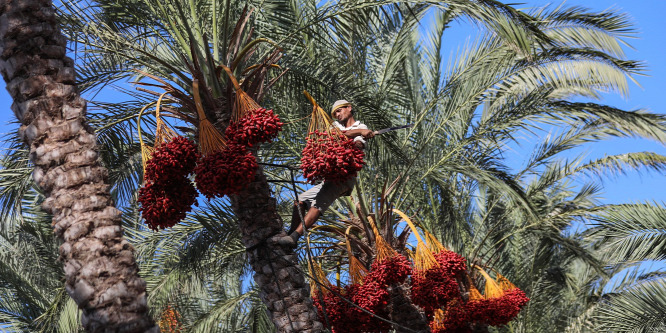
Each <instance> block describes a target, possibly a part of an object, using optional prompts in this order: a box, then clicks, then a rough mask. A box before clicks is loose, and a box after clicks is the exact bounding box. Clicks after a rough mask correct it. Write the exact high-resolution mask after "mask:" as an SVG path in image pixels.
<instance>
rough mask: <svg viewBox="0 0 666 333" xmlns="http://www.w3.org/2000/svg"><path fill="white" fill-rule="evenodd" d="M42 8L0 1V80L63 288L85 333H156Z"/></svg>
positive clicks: (68, 67)
mask: <svg viewBox="0 0 666 333" xmlns="http://www.w3.org/2000/svg"><path fill="white" fill-rule="evenodd" d="M65 46H66V40H65V38H64V36H63V35H62V34H61V33H60V31H59V29H58V27H57V22H56V16H55V13H54V10H53V7H52V3H51V1H49V0H41V1H40V0H0V71H1V72H2V76H3V78H4V79H5V82H6V83H7V90H8V91H9V93H10V95H11V96H12V98H13V99H14V103H13V104H12V110H13V111H14V113H15V115H16V117H17V118H18V119H19V120H20V122H21V124H22V125H21V127H20V129H19V135H20V136H21V137H22V139H23V140H24V141H25V142H26V143H27V144H28V145H29V146H30V159H31V160H32V162H33V163H34V165H35V171H34V174H33V177H34V180H35V182H36V183H37V184H38V185H39V186H40V187H41V188H42V190H43V191H44V195H45V197H46V199H45V201H44V203H43V204H42V208H43V209H44V210H45V211H47V212H49V213H50V214H52V215H53V227H54V231H55V233H56V235H57V236H58V237H59V238H60V239H61V240H62V241H63V243H62V245H61V246H60V258H61V260H62V261H63V263H64V271H65V276H66V281H65V287H66V289H67V292H68V293H69V295H70V296H71V297H72V298H73V299H74V301H76V303H77V304H78V306H79V308H80V309H82V312H83V318H82V322H83V326H84V327H85V329H86V330H87V331H89V332H159V328H158V327H157V326H156V325H155V323H154V321H153V319H152V318H151V317H150V316H149V313H148V306H147V302H146V284H145V282H144V281H143V280H142V279H141V278H140V277H139V275H138V267H137V264H136V262H135V260H134V249H133V248H132V246H131V245H130V244H129V243H128V242H127V241H125V240H123V238H122V228H121V213H120V211H119V210H118V209H116V208H115V207H114V206H113V203H112V199H111V196H110V193H109V184H108V183H107V170H106V169H105V168H104V167H103V166H102V165H100V162H99V159H98V154H97V151H96V143H95V135H94V134H93V131H92V130H91V129H90V128H89V127H88V126H87V124H86V121H85V113H86V102H85V100H83V99H82V98H81V97H80V95H79V93H78V91H77V89H76V86H75V72H74V63H73V61H72V60H71V59H70V58H68V57H66V55H65V52H66V49H65Z"/></svg>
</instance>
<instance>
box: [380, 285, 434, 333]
mask: <svg viewBox="0 0 666 333" xmlns="http://www.w3.org/2000/svg"><path fill="white" fill-rule="evenodd" d="M389 295H390V297H391V301H390V303H389V304H390V306H389V318H390V319H391V320H392V321H394V322H396V323H398V324H400V325H401V327H394V329H395V332H396V333H411V332H415V331H416V332H430V326H429V325H428V319H427V318H426V316H425V314H423V312H422V311H420V310H419V308H418V307H417V306H416V305H414V303H412V300H411V298H410V297H409V286H407V285H404V284H399V285H392V286H389ZM405 328H407V329H405Z"/></svg>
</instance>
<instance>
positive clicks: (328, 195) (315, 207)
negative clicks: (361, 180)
mask: <svg viewBox="0 0 666 333" xmlns="http://www.w3.org/2000/svg"><path fill="white" fill-rule="evenodd" d="M331 115H332V116H333V118H335V119H336V120H337V121H335V122H333V126H336V127H337V128H339V129H340V130H341V131H342V133H343V134H344V135H345V136H346V137H348V138H350V139H353V140H354V145H356V147H358V148H360V149H365V140H366V139H370V138H372V137H373V136H375V134H374V132H373V131H371V130H369V129H368V127H367V126H365V125H364V124H362V123H361V122H359V121H356V120H355V119H354V114H353V112H352V105H351V103H349V102H348V101H346V100H344V99H343V100H338V101H336V102H335V103H333V108H332V110H331ZM355 183H356V177H352V178H351V179H349V180H347V181H345V182H341V183H335V182H326V181H324V182H322V183H320V184H319V185H317V186H315V187H313V188H311V189H309V190H307V191H305V192H303V193H301V195H299V196H298V206H296V205H294V212H293V215H292V217H291V228H290V230H289V236H290V237H291V239H293V241H294V245H295V244H296V243H297V242H298V239H299V238H300V237H301V236H302V235H303V233H304V228H303V223H301V216H303V220H304V221H305V226H306V227H307V228H308V229H309V228H310V227H312V225H314V223H315V222H316V221H317V219H318V218H319V216H321V214H323V213H324V211H326V209H328V207H329V206H330V205H331V204H333V201H335V199H337V198H339V197H340V196H343V195H349V194H351V191H352V189H353V188H354V184H355ZM306 209H307V212H306ZM299 210H300V212H299Z"/></svg>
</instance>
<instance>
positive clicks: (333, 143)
mask: <svg viewBox="0 0 666 333" xmlns="http://www.w3.org/2000/svg"><path fill="white" fill-rule="evenodd" d="M364 157H365V153H364V152H363V150H362V149H359V148H358V147H356V146H355V145H354V140H352V139H349V138H347V137H346V136H344V135H343V134H341V133H338V132H330V133H329V132H327V131H319V130H315V131H314V132H310V133H309V135H308V139H307V142H306V144H305V148H303V153H302V157H301V170H302V171H303V177H305V178H306V179H307V180H308V181H309V182H310V183H315V182H317V181H330V182H344V181H346V180H348V179H351V178H352V177H354V176H356V173H357V172H358V171H360V170H361V168H363V165H364V164H365V162H363V158H364Z"/></svg>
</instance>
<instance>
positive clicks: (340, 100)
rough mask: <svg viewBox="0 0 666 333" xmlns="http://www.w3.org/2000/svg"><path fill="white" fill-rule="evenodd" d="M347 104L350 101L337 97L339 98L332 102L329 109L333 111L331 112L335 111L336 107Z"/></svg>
mask: <svg viewBox="0 0 666 333" xmlns="http://www.w3.org/2000/svg"><path fill="white" fill-rule="evenodd" d="M347 105H351V103H350V102H348V101H346V100H344V99H339V100H337V101H335V103H333V108H332V109H331V113H333V112H335V110H337V109H339V108H341V107H343V106H347Z"/></svg>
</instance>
